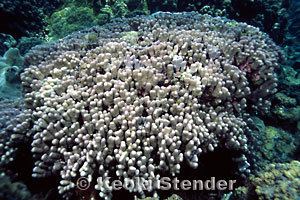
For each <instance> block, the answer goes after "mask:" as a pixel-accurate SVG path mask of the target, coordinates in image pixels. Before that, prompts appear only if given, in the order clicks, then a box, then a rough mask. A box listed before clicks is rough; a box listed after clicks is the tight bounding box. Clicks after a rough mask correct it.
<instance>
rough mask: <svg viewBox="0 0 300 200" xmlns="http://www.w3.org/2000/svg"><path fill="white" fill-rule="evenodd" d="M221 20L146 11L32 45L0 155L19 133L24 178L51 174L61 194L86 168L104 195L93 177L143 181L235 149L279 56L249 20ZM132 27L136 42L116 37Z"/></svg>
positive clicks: (243, 141)
mask: <svg viewBox="0 0 300 200" xmlns="http://www.w3.org/2000/svg"><path fill="white" fill-rule="evenodd" d="M231 24H232V21H229V20H227V19H225V18H213V17H210V16H208V15H199V14H197V13H181V14H178V13H175V14H171V13H156V14H153V15H151V16H148V17H139V18H128V19H122V20H120V19H116V20H115V21H113V22H112V23H110V24H107V25H104V26H102V27H93V28H91V29H88V30H84V31H81V32H78V33H74V34H72V35H70V36H68V37H66V38H64V39H62V40H59V41H58V42H56V43H53V44H47V45H43V46H38V47H35V48H34V49H33V50H32V51H31V53H29V54H28V56H27V58H26V64H27V65H30V66H29V67H28V68H27V69H26V70H25V73H23V74H22V85H23V88H24V93H25V94H24V96H25V111H24V112H23V113H22V114H20V115H19V116H18V117H17V118H16V120H13V121H12V123H14V124H17V125H16V126H10V127H8V128H7V130H6V134H11V138H10V140H8V141H7V142H6V144H5V145H3V146H2V151H3V155H2V159H1V161H2V162H5V161H6V160H9V159H13V157H12V156H11V155H12V153H13V150H12V149H13V148H14V147H13V146H14V145H13V144H15V143H16V142H17V141H20V140H22V139H24V137H26V138H27V139H28V138H29V140H31V146H32V149H31V152H32V154H33V157H34V160H35V164H34V168H33V172H32V176H33V177H46V176H49V175H51V174H59V176H60V178H61V181H60V185H59V186H58V189H59V192H60V193H61V194H64V195H65V196H68V192H70V191H72V189H74V188H76V181H77V180H78V178H79V177H86V178H87V179H88V180H89V181H90V182H91V184H92V186H93V187H94V188H95V189H96V190H98V191H99V196H100V197H103V198H106V199H109V198H111V197H112V191H111V190H110V189H109V188H106V187H104V186H103V185H101V184H100V182H99V179H98V178H99V177H102V178H105V177H109V176H114V177H115V178H117V179H120V180H124V179H125V178H129V179H131V178H133V177H141V178H143V179H145V180H151V179H155V178H159V176H160V173H165V174H168V175H170V176H174V175H176V174H178V173H180V169H181V164H182V163H183V162H187V163H188V164H189V165H190V167H191V168H197V167H198V158H199V157H200V156H201V155H202V154H205V153H206V152H211V151H214V150H215V149H217V148H225V149H237V150H239V151H241V152H246V151H247V138H246V136H245V134H244V132H245V131H247V129H248V128H247V123H246V121H245V117H246V116H247V112H246V109H247V108H254V107H255V108H261V107H262V106H263V105H265V103H267V104H268V101H267V99H268V97H269V96H270V95H272V94H273V93H274V92H275V91H276V85H277V84H276V81H277V78H276V75H275V68H276V67H277V66H278V63H279V61H280V57H281V55H280V52H279V51H278V48H277V46H276V45H275V44H274V43H273V42H272V41H271V40H270V39H269V38H268V36H267V35H266V34H264V33H262V32H260V31H259V30H258V29H257V28H254V27H252V26H249V25H247V24H245V23H236V24H235V26H234V27H233V26H232V25H231ZM133 31H134V32H136V33H135V34H134V37H135V38H136V39H135V41H136V42H133V40H132V39H130V41H128V40H127V39H128V38H127V37H124V35H127V34H126V33H133ZM91 36H93V37H92V38H93V39H92V40H91V39H88V38H91ZM242 158H243V161H244V165H243V167H242V168H241V171H246V170H247V168H248V167H249V164H248V162H247V159H246V157H245V156H242ZM97 180H98V182H97ZM131 192H135V193H139V194H141V195H143V191H141V190H138V189H136V188H135V189H134V190H133V191H131ZM150 192H151V191H150Z"/></svg>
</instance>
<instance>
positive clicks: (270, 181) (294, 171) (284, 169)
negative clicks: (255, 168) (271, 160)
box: [250, 161, 300, 200]
mask: <svg viewBox="0 0 300 200" xmlns="http://www.w3.org/2000/svg"><path fill="white" fill-rule="evenodd" d="M250 180H251V182H252V184H253V185H254V186H255V192H256V194H257V196H258V199H260V200H262V199H266V200H273V199H280V200H290V199H299V198H300V194H299V191H300V162H299V161H291V162H290V163H276V164H270V165H268V166H267V167H266V169H265V170H263V171H262V172H260V173H258V174H257V175H256V176H252V177H251V178H250Z"/></svg>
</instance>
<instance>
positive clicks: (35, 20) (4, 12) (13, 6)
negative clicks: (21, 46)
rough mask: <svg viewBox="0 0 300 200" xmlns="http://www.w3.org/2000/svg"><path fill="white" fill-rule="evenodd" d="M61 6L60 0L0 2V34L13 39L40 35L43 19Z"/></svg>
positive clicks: (8, 0) (43, 24) (5, 0)
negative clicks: (8, 35) (7, 35)
mask: <svg viewBox="0 0 300 200" xmlns="http://www.w3.org/2000/svg"><path fill="white" fill-rule="evenodd" d="M61 4H62V0H44V1H39V0H14V1H11V0H2V1H1V2H0V18H1V19H2V21H1V27H0V33H6V34H10V35H12V36H13V37H14V38H17V39H18V38H20V37H23V36H27V37H28V36H35V35H36V34H41V33H42V32H43V30H44V26H45V18H46V16H47V15H49V14H51V13H52V12H53V11H54V10H55V9H56V8H58V7H59V6H60V5H61Z"/></svg>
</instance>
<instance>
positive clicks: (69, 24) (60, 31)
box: [47, 6, 96, 40]
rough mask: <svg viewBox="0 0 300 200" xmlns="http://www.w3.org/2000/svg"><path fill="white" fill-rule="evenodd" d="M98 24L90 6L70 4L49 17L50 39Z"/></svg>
mask: <svg viewBox="0 0 300 200" xmlns="http://www.w3.org/2000/svg"><path fill="white" fill-rule="evenodd" d="M94 25H96V17H95V16H94V14H93V10H92V9H91V8H89V7H77V6H70V7H65V8H63V9H62V10H59V11H56V12H54V13H53V14H52V15H51V17H50V18H49V19H48V26H47V29H48V31H49V34H48V37H49V38H50V40H52V39H59V38H62V37H64V36H66V35H68V34H70V33H72V32H74V31H78V30H81V29H84V28H87V27H91V26H94Z"/></svg>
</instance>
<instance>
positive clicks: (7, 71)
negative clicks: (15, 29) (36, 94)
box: [0, 48, 24, 99]
mask: <svg viewBox="0 0 300 200" xmlns="http://www.w3.org/2000/svg"><path fill="white" fill-rule="evenodd" d="M23 62H24V60H23V57H22V56H21V55H20V52H19V50H18V49H16V48H10V49H9V50H8V51H7V52H6V53H5V54H4V56H3V57H0V99H2V98H5V99H15V98H18V97H20V96H21V90H20V72H21V71H22V69H23Z"/></svg>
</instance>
